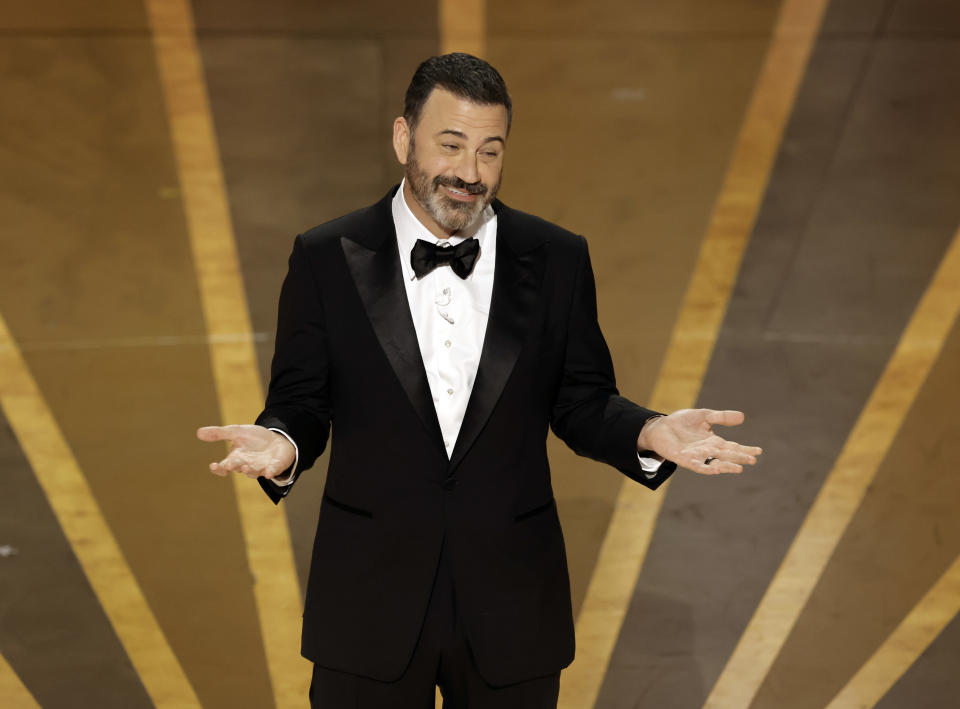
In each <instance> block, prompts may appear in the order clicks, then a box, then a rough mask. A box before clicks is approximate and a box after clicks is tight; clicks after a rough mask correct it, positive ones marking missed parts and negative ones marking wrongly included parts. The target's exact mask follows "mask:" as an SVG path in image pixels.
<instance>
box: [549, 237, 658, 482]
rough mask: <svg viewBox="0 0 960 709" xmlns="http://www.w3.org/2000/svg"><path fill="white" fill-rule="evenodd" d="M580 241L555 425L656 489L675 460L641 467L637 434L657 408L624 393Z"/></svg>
mask: <svg viewBox="0 0 960 709" xmlns="http://www.w3.org/2000/svg"><path fill="white" fill-rule="evenodd" d="M580 244H581V248H582V257H581V259H580V264H579V267H578V270H577V275H576V278H575V281H574V292H573V302H572V304H571V307H570V315H569V322H568V325H567V342H566V354H565V356H564V364H563V373H562V375H561V380H560V387H559V389H558V392H557V397H556V399H555V401H554V406H553V411H552V412H551V420H550V426H551V428H552V429H553V432H554V433H555V434H557V436H558V437H559V438H560V439H561V440H563V441H564V443H566V444H567V445H568V446H570V448H571V449H573V451H574V452H576V453H577V454H578V455H583V456H587V457H588V458H593V459H594V460H598V461H601V462H603V463H607V464H608V465H612V466H613V467H615V468H616V469H617V470H619V471H620V472H622V473H623V474H624V475H626V476H627V477H629V478H631V479H633V480H636V481H637V482H639V483H641V484H643V485H646V486H647V487H649V488H651V489H656V488H657V487H659V486H660V485H661V484H662V483H663V482H664V481H665V480H666V479H667V478H668V477H670V475H671V474H672V473H673V471H674V470H675V469H676V464H675V463H672V462H670V461H664V462H663V464H662V465H661V466H660V468H659V469H658V470H657V472H656V473H655V474H654V473H645V472H644V471H643V468H642V467H641V464H640V460H639V458H638V455H637V453H638V451H637V437H638V436H639V435H640V429H641V428H643V425H644V423H646V421H647V419H649V418H651V417H652V416H656V415H658V413H657V412H655V411H651V410H649V409H645V408H643V407H642V406H638V405H637V404H635V403H633V402H632V401H630V400H629V399H626V398H624V397H622V396H620V393H619V391H618V390H617V385H616V379H615V377H614V373H613V361H612V360H611V358H610V350H609V349H608V348H607V343H606V341H605V340H604V338H603V333H602V332H601V331H600V324H599V322H598V321H597V294H596V284H595V282H594V278H593V268H592V266H591V264H590V254H589V252H588V250H587V242H586V239H584V238H583V237H580ZM645 453H646V454H647V455H649V454H650V452H649V451H640V455H644V454H645Z"/></svg>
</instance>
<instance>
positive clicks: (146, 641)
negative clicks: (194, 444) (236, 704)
mask: <svg viewBox="0 0 960 709" xmlns="http://www.w3.org/2000/svg"><path fill="white" fill-rule="evenodd" d="M0 407H2V408H3V411H4V413H5V414H6V417H7V420H8V421H9V422H10V427H11V428H12V429H13V432H14V434H15V435H16V437H17V440H18V441H19V442H20V447H21V448H22V449H23V453H24V455H25V456H26V458H27V460H28V461H29V462H30V466H31V467H32V468H33V472H34V475H36V477H37V480H38V482H39V483H40V486H41V487H42V488H43V491H44V493H45V494H46V496H47V499H48V500H49V502H50V506H51V508H52V509H53V512H54V514H55V515H56V516H57V520H58V521H59V523H60V526H61V527H62V528H63V533H64V535H65V536H66V537H67V540H68V541H69V542H70V546H71V548H72V549H73V553H74V554H75V555H76V557H77V561H79V562H80V566H81V568H83V572H84V573H85V574H86V576H87V580H88V581H89V582H90V586H91V587H92V588H93V592H94V593H95V594H96V595H97V598H98V599H99V601H100V605H101V606H103V610H104V612H105V613H106V614H107V618H109V619H110V623H111V625H113V629H114V631H115V632H116V634H117V637H118V638H119V639H120V642H121V643H122V644H123V647H124V649H125V650H126V652H127V655H129V656H130V660H131V662H132V663H133V666H134V667H135V668H136V670H137V673H138V674H139V675H140V679H141V681H142V682H143V685H144V687H145V688H146V690H147V693H148V694H149V695H150V697H151V699H153V702H154V704H156V705H157V707H199V706H200V702H199V701H197V697H196V694H194V691H193V687H191V686H190V682H189V680H188V679H187V677H186V675H185V674H184V673H183V668H181V667H180V663H179V662H178V661H177V658H176V656H175V655H174V653H173V650H171V648H170V645H169V644H168V643H167V639H166V637H165V636H164V634H163V630H161V628H160V626H159V624H158V623H157V620H156V618H154V616H153V612H152V611H151V610H150V606H149V605H148V604H147V600H146V598H144V596H143V592H142V591H141V590H140V586H139V585H138V584H137V580H136V578H135V577H134V575H133V572H132V571H131V570H130V567H129V566H127V561H126V559H124V557H123V553H122V552H121V551H120V547H119V546H118V544H117V541H116V539H114V536H113V532H112V531H110V527H109V526H107V523H106V520H104V518H103V515H102V514H101V512H100V507H99V505H98V504H97V501H96V499H95V498H94V496H93V493H92V491H91V490H90V487H89V485H87V480H86V478H85V477H84V475H83V472H82V471H81V470H80V466H79V464H78V463H77V461H76V459H75V458H74V456H73V451H71V450H70V446H69V445H68V444H67V441H66V440H65V439H64V437H63V433H62V432H61V431H60V427H59V426H58V425H57V422H56V420H55V419H54V417H53V414H52V413H51V411H50V409H49V407H48V406H47V402H46V401H44V399H43V396H42V395H41V393H40V390H39V388H38V387H37V384H36V382H35V381H34V379H33V375H32V374H31V373H30V370H29V369H28V368H27V365H26V362H24V360H23V356H22V355H21V354H20V350H19V349H18V348H17V345H16V343H15V342H14V341H13V338H12V337H11V336H10V332H9V330H7V324H6V322H5V321H4V319H3V317H2V316H0Z"/></svg>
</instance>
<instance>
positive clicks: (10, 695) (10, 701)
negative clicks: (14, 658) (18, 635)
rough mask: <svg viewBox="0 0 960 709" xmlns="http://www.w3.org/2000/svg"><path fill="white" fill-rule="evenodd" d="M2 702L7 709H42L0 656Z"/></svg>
mask: <svg viewBox="0 0 960 709" xmlns="http://www.w3.org/2000/svg"><path fill="white" fill-rule="evenodd" d="M0 702H2V703H3V706H4V707H6V709H40V705H39V704H38V703H37V700H36V699H34V698H33V695H32V694H30V690H29V689H27V688H26V687H24V686H23V682H21V681H20V678H19V677H18V676H17V673H16V672H14V671H13V668H12V667H11V666H10V664H9V663H8V662H7V658H5V657H4V656H3V655H2V654H0Z"/></svg>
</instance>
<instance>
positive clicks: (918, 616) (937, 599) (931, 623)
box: [827, 556, 960, 709]
mask: <svg viewBox="0 0 960 709" xmlns="http://www.w3.org/2000/svg"><path fill="white" fill-rule="evenodd" d="M958 613H960V556H958V557H957V558H956V559H955V560H954V562H953V564H952V565H951V566H950V568H949V569H947V571H946V572H945V573H944V574H943V576H941V577H940V580H938V581H937V582H936V583H935V584H934V585H933V587H932V588H931V589H930V590H929V591H927V594H926V595H925V596H924V597H923V598H922V599H921V600H920V602H919V603H918V604H917V605H916V606H914V607H913V610H911V611H910V613H909V614H908V615H907V617H906V618H904V619H903V620H902V621H901V622H900V625H898V626H897V628H896V630H894V631H893V632H892V633H891V634H890V637H888V638H887V639H886V641H885V642H884V643H883V645H881V646H880V647H879V648H877V651H876V652H874V653H873V655H872V656H871V657H870V659H869V660H867V662H866V663H865V664H864V665H863V667H861V668H860V670H859V671H858V672H857V674H855V675H854V676H853V677H852V678H851V679H850V681H849V682H848V683H847V685H846V686H845V687H844V688H843V689H842V690H840V693H839V694H837V696H836V697H834V699H833V701H832V702H830V704H829V705H828V706H827V709H853V708H854V707H855V708H856V709H872V707H874V706H876V705H877V703H878V702H879V701H880V700H881V699H882V698H883V697H884V695H885V694H886V693H887V692H889V691H890V688H891V687H893V685H894V684H895V683H896V682H897V680H898V679H900V677H902V676H903V674H904V673H905V672H906V671H907V669H909V668H910V666H911V665H913V663H914V662H916V660H917V658H918V657H920V655H922V654H923V652H924V651H925V650H926V649H927V648H928V647H929V646H930V643H932V642H933V641H934V640H935V639H936V637H937V636H938V635H939V634H940V633H941V631H942V630H943V629H944V628H945V627H947V624H949V623H950V621H952V620H953V619H954V618H955V617H956V616H957V614H958Z"/></svg>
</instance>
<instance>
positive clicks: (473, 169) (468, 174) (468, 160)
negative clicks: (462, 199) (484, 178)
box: [457, 151, 480, 185]
mask: <svg viewBox="0 0 960 709" xmlns="http://www.w3.org/2000/svg"><path fill="white" fill-rule="evenodd" d="M457 177H459V178H460V179H461V180H463V181H464V182H466V183H467V184H470V185H472V184H474V183H476V182H479V181H480V171H479V169H478V168H477V156H476V155H470V154H469V153H467V152H466V151H464V155H463V157H462V158H461V160H460V164H459V165H457Z"/></svg>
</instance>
